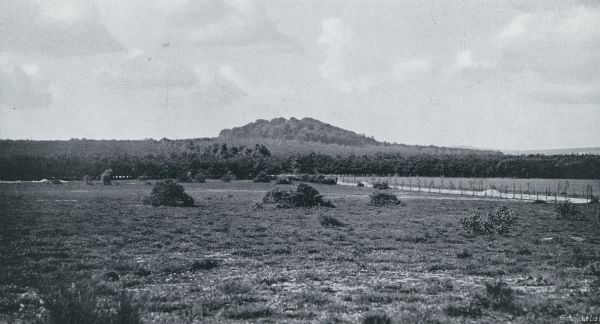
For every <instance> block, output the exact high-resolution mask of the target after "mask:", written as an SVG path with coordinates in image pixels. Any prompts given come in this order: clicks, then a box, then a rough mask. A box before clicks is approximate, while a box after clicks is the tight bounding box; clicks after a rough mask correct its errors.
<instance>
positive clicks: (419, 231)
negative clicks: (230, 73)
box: [0, 181, 600, 323]
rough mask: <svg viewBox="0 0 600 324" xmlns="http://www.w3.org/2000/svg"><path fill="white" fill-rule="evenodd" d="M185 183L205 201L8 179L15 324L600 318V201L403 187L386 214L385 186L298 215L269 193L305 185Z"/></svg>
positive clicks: (4, 307) (338, 192)
mask: <svg viewBox="0 0 600 324" xmlns="http://www.w3.org/2000/svg"><path fill="white" fill-rule="evenodd" d="M311 185H312V184H311ZM183 186H184V187H185V191H186V192H187V193H188V194H189V195H190V196H192V197H193V199H194V200H195V206H193V207H189V208H184V207H164V206H161V207H152V206H150V205H146V204H143V203H142V199H143V197H144V196H147V195H148V194H149V193H150V191H151V188H152V186H151V185H148V184H147V183H146V182H142V181H120V182H113V184H112V185H110V186H103V185H100V184H98V183H95V184H94V185H86V184H85V183H83V182H68V183H63V184H41V183H12V184H0V217H1V219H0V225H1V227H0V243H1V244H0V252H1V253H0V322H6V323H13V322H19V321H23V322H39V321H41V322H50V323H59V322H67V320H68V319H69V318H70V319H71V320H72V319H73V318H77V319H82V318H83V319H88V320H89V319H93V320H89V322H94V321H101V320H98V318H99V316H100V315H98V314H97V313H98V312H99V311H98V309H100V310H104V312H105V313H106V314H109V313H110V314H112V315H106V314H104V316H108V318H111V321H112V322H113V323H126V322H130V323H134V322H143V323H181V322H222V323H242V322H270V323H276V322H277V323H279V322H286V323H305V322H312V323H357V322H359V323H360V322H363V323H407V322H424V323H467V322H472V323H485V322H488V323H496V322H512V323H528V322H540V323H543V322H551V323H552V322H559V320H560V319H567V320H569V319H570V320H574V319H575V320H577V317H576V316H589V315H600V289H599V287H600V244H599V243H600V223H599V222H598V221H599V220H598V219H597V214H598V209H597V208H598V207H596V206H597V205H595V206H594V205H591V204H585V205H581V206H580V207H579V208H581V210H582V211H583V212H584V214H585V217H584V219H580V220H566V219H559V218H557V217H556V215H555V212H554V205H553V204H543V203H540V204H534V203H531V202H520V201H509V200H505V201H501V200H494V199H477V198H472V199H469V198H468V197H465V198H464V199H456V197H444V196H439V195H437V196H427V195H424V194H423V193H419V195H417V194H416V193H406V192H397V191H393V190H387V192H390V193H395V194H397V196H398V198H399V199H400V200H401V201H402V202H403V204H400V205H392V206H373V205H370V204H369V197H368V195H369V194H371V193H372V192H373V191H374V189H372V188H358V187H350V186H336V185H314V187H315V188H316V189H317V190H319V192H320V193H321V194H322V195H323V196H324V197H325V198H326V199H328V200H331V202H332V203H333V204H334V205H335V208H325V207H316V208H287V209H286V208H277V207H275V206H273V205H269V204H263V203H262V199H263V197H264V196H265V194H266V192H267V191H269V190H270V189H272V188H274V187H281V188H290V189H292V188H295V187H296V186H295V185H275V184H270V183H253V182H250V181H233V182H229V183H225V182H221V181H209V182H207V183H189V184H183ZM432 198H434V199H432ZM500 204H502V205H506V206H508V207H509V208H510V209H511V210H512V211H513V212H514V215H515V216H516V217H517V219H516V223H515V224H514V226H513V227H512V230H510V231H509V232H508V233H507V234H503V235H476V234H473V233H470V232H468V231H466V230H465V229H464V228H463V226H462V224H461V222H460V219H461V218H463V217H465V216H472V215H474V214H475V213H477V212H478V211H480V212H481V213H482V214H487V213H488V212H489V211H491V210H492V209H493V208H496V207H498V206H499V205H500ZM74 314H75V315H74ZM114 314H117V315H114ZM69 316H71V317H69ZM77 316H79V317H77ZM570 316H572V317H570Z"/></svg>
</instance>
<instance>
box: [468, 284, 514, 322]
mask: <svg viewBox="0 0 600 324" xmlns="http://www.w3.org/2000/svg"><path fill="white" fill-rule="evenodd" d="M515 295H516V294H515V291H514V290H513V289H512V288H510V287H509V286H508V284H507V283H506V282H503V281H497V282H494V283H486V284H485V294H484V295H479V296H478V297H477V302H478V303H479V304H480V305H482V306H483V307H485V308H491V309H493V310H498V311H503V312H506V313H510V314H512V315H520V314H522V312H523V310H522V308H521V307H520V306H519V305H518V303H517V301H516V298H515Z"/></svg>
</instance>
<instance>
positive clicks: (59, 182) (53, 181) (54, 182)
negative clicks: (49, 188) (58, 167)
mask: <svg viewBox="0 0 600 324" xmlns="http://www.w3.org/2000/svg"><path fill="white" fill-rule="evenodd" d="M50 183H52V184H62V181H60V180H59V179H52V180H50Z"/></svg>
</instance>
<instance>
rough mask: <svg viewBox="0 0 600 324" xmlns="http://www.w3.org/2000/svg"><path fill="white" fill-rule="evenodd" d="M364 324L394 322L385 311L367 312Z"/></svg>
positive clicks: (388, 323) (389, 323) (390, 323)
mask: <svg viewBox="0 0 600 324" xmlns="http://www.w3.org/2000/svg"><path fill="white" fill-rule="evenodd" d="M362 323H363V324H392V319H391V318H390V317H389V316H387V315H386V314H383V313H381V314H380V313H372V314H367V315H366V316H365V317H364V318H363V320H362Z"/></svg>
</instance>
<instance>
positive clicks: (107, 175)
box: [100, 169, 113, 185]
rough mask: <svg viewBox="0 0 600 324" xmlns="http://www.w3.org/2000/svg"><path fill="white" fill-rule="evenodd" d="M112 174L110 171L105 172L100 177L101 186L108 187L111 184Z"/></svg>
mask: <svg viewBox="0 0 600 324" xmlns="http://www.w3.org/2000/svg"><path fill="white" fill-rule="evenodd" d="M112 174H113V171H112V169H107V170H105V171H104V172H103V173H102V175H101V176H100V182H102V184H103V185H110V184H111V183H112V182H111V181H112Z"/></svg>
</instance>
